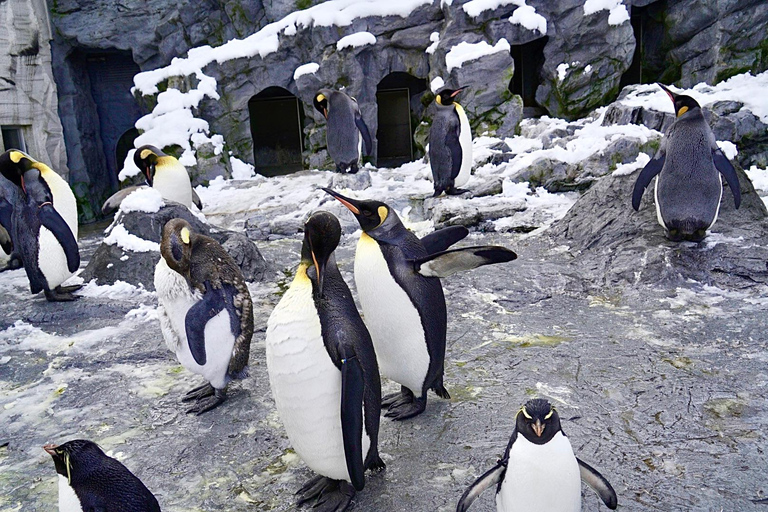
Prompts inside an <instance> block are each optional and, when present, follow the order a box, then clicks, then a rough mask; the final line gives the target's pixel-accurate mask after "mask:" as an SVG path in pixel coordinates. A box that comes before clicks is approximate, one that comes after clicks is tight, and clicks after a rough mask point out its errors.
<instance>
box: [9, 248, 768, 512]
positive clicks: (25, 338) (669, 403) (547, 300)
mask: <svg viewBox="0 0 768 512" xmlns="http://www.w3.org/2000/svg"><path fill="white" fill-rule="evenodd" d="M88 240H90V242H88ZM94 240H95V238H93V236H92V237H91V238H89V239H87V240H86V243H85V250H84V253H85V255H86V257H85V259H87V256H88V252H89V251H91V252H92V251H93V249H94ZM469 242H470V243H472V244H476V243H494V244H504V245H507V246H509V247H511V248H512V249H514V250H515V251H516V252H518V255H519V259H518V260H517V261H514V262H512V263H509V264H506V265H503V266H495V267H485V268H481V269H478V270H475V271H472V272H470V273H466V274H463V275H458V276H453V277H451V278H449V279H445V280H444V287H445V290H446V296H447V301H448V310H449V322H448V351H447V358H446V377H445V383H446V387H447V389H448V390H449V392H450V393H451V395H452V398H451V400H441V399H439V398H437V397H436V396H434V395H430V399H429V403H428V406H427V411H426V413H425V414H423V415H421V416H419V417H417V418H415V419H413V420H411V421H407V422H405V423H394V422H392V421H389V420H386V419H382V427H381V433H380V450H381V452H382V456H383V458H384V460H385V462H386V463H387V469H386V470H385V471H383V472H381V473H378V474H373V475H369V476H368V479H367V483H366V488H365V489H364V490H363V491H362V492H360V493H358V495H357V498H356V500H355V501H356V510H364V511H394V510H410V511H414V512H416V511H452V510H455V506H456V502H457V501H458V498H459V497H460V496H461V494H462V492H463V491H464V489H465V488H466V486H467V485H469V484H470V483H471V482H472V481H473V480H474V478H475V477H476V476H477V475H479V474H480V473H482V472H483V471H485V470H486V469H488V468H489V467H490V466H491V465H492V464H494V462H495V460H496V459H497V457H499V456H500V455H501V454H502V452H503V450H504V448H505V446H506V443H507V440H508V438H509V435H510V433H511V431H512V427H513V420H514V415H515V413H516V412H517V410H518V408H519V407H520V405H521V404H522V403H524V402H525V401H526V400H527V399H528V398H530V397H533V396H542V397H546V398H548V399H550V401H552V402H553V403H554V404H555V405H556V406H557V408H558V410H559V412H560V416H561V418H562V420H563V429H564V431H565V432H566V434H567V435H568V436H569V438H570V439H571V443H572V444H573V447H574V451H575V452H576V454H577V455H578V456H579V457H581V458H582V459H583V460H585V461H587V462H588V463H590V464H591V465H593V466H594V467H596V468H597V469H598V470H600V471H601V472H602V474H603V475H604V476H605V477H606V478H608V480H609V481H610V482H611V483H612V484H613V486H614V488H615V489H616V492H617V493H618V496H619V510H624V511H640V510H712V511H719V510H725V511H732V510H740V511H743V510H766V507H765V506H763V505H757V504H753V502H752V501H751V500H753V499H757V498H762V497H766V495H768V455H766V453H765V449H766V428H765V426H766V425H768V405H767V404H766V400H765V398H766V391H767V390H768V371H767V367H768V366H767V364H766V363H767V362H768V351H766V345H767V344H768V336H766V334H765V333H766V327H767V325H766V324H767V323H768V319H767V318H768V317H767V316H766V310H768V293H766V289H765V287H763V286H761V285H755V286H754V287H752V288H745V289H740V290H738V291H735V290H719V289H716V288H710V287H703V286H702V285H700V284H698V283H695V282H687V283H683V284H682V285H681V286H680V287H670V288H653V287H646V286H643V285H638V286H635V287H631V286H629V285H627V286H617V287H616V288H611V289H598V290H595V289H594V288H593V287H591V286H589V283H585V282H583V280H582V279H581V278H580V276H579V273H578V271H577V269H576V267H574V266H572V265H571V256H570V255H569V253H568V252H567V251H564V250H563V249H562V248H558V247H555V246H554V245H553V244H551V243H550V242H549V241H548V239H547V238H545V237H536V236H534V237H527V238H520V237H518V236H515V235H473V236H472V237H471V240H469ZM354 243H355V241H354V240H353V239H352V238H350V237H345V238H344V239H343V241H342V245H343V247H342V248H341V249H340V250H339V252H338V254H337V259H338V260H339V261H340V262H341V263H342V270H343V271H344V272H345V277H347V280H348V282H349V283H350V284H351V283H352V276H351V271H352V251H353V248H354ZM259 247H260V249H261V250H262V253H263V254H264V256H265V257H266V258H267V260H268V261H270V262H272V263H273V264H274V267H275V269H276V274H275V278H274V279H271V280H269V282H266V283H259V284H254V285H252V287H251V290H252V293H253V296H254V306H255V319H256V333H255V335H254V340H253V346H252V352H251V365H250V368H251V377H250V378H249V379H247V380H245V381H243V382H242V383H236V384H235V385H233V386H231V389H230V397H229V400H228V401H227V402H226V403H225V404H224V405H223V406H221V407H219V408H218V409H217V410H215V411H212V412H210V413H207V414H205V415H203V416H200V417H195V416H189V415H186V414H185V413H184V405H183V404H181V402H180V398H181V396H182V394H183V393H184V392H186V391H187V390H188V389H189V388H192V387H194V386H196V385H198V384H199V383H200V380H199V378H198V377H196V376H194V375H192V374H190V373H188V372H187V371H186V370H184V369H183V368H182V367H181V366H179V364H178V363H177V361H176V360H175V358H174V356H173V354H172V353H170V352H169V351H168V350H167V349H166V347H165V345H164V343H163V341H162V337H161V334H160V328H159V325H158V322H157V320H156V318H154V317H153V313H152V308H153V307H154V305H155V299H154V296H153V295H151V294H134V295H133V296H131V297H128V296H126V297H124V298H123V299H120V300H117V299H110V298H98V297H85V298H82V299H80V300H79V301H78V302H77V303H75V304H49V303H47V302H45V299H44V298H43V297H42V296H38V297H32V296H31V295H29V292H28V288H27V283H26V278H25V276H24V274H23V273H22V272H20V271H15V272H12V273H5V274H0V300H1V301H2V302H3V304H4V307H3V308H0V331H2V332H0V445H2V446H3V447H2V448H0V510H2V511H16V510H19V511H25V512H26V511H50V510H55V508H56V503H57V481H56V473H55V470H54V467H53V463H52V461H51V458H50V456H48V455H47V454H46V453H45V452H43V450H42V448H41V447H42V445H43V444H45V443H49V442H54V443H62V442H65V441H67V440H70V439H73V438H88V439H92V440H94V441H96V442H98V443H99V444H100V445H101V446H102V447H103V448H104V449H105V450H108V451H110V453H112V454H113V455H115V456H117V457H118V458H119V459H120V460H122V462H123V463H124V464H125V465H126V466H127V467H128V468H129V469H131V470H132V471H133V472H134V473H135V474H136V475H137V476H139V477H140V478H141V479H142V480H143V481H144V483H145V484H146V485H147V486H148V487H149V488H150V489H151V490H152V491H153V492H154V493H155V495H156V496H157V498H158V500H159V502H160V504H161V506H162V508H163V510H164V511H198V510H206V511H207V510H226V511H246V510H247V511H253V510H270V511H285V510H293V509H294V500H295V498H294V492H295V491H296V490H297V489H298V488H299V487H300V486H301V485H302V484H303V482H304V481H305V480H307V479H308V478H310V476H311V472H310V471H309V470H308V469H307V468H306V466H304V465H303V463H302V462H301V461H300V460H299V459H298V457H297V456H296V455H295V454H293V452H292V451H291V450H290V445H289V443H288V440H287V438H286V436H285V433H284V431H283V429H282V427H281V425H280V422H279V418H278V417H277V414H276V412H275V409H274V403H273V401H272V397H271V394H270V390H269V383H268V378H267V371H266V365H265V362H264V335H265V328H266V320H267V317H268V315H269V313H270V312H271V310H272V308H273V307H274V305H275V304H276V303H277V301H278V300H279V297H280V292H281V290H282V289H284V287H285V286H286V285H287V284H289V283H290V273H291V272H292V269H293V267H294V266H295V264H296V263H297V261H298V250H299V242H298V238H297V239H288V240H282V241H277V242H271V243H260V244H259ZM585 290H588V291H585ZM142 304H143V306H142ZM126 315H127V316H126ZM17 320H22V321H23V323H20V324H15V323H16V322H17ZM14 324H15V325H14ZM394 389H395V386H393V385H392V384H391V383H387V385H386V390H387V391H388V390H394ZM583 494H584V498H585V500H584V506H583V509H584V510H606V509H605V507H604V506H603V505H602V503H601V502H600V501H599V499H598V498H597V496H596V495H595V494H594V493H593V492H592V491H591V490H590V489H588V488H587V487H584V490H583ZM472 510H477V511H492V510H495V505H494V499H493V493H492V492H488V493H486V494H485V495H484V496H483V497H482V498H481V499H480V500H478V501H477V502H476V503H475V505H474V506H473V508H472Z"/></svg>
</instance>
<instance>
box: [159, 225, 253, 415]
mask: <svg viewBox="0 0 768 512" xmlns="http://www.w3.org/2000/svg"><path fill="white" fill-rule="evenodd" d="M160 254H161V258H160V261H158V263H157V267H155V289H156V291H157V302H158V316H159V318H160V328H161V330H162V332H163V338H165V343H166V344H167V345H168V348H170V349H171V350H172V351H174V352H175V353H176V357H177V358H178V359H179V362H180V363H181V364H182V365H183V366H184V367H185V368H186V369H187V370H189V371H191V372H193V373H197V374H199V375H202V376H203V377H204V378H205V380H206V381H208V382H207V383H206V384H203V385H202V386H199V387H197V388H195V389H193V390H192V391H190V392H189V393H187V394H186V395H185V397H184V398H183V401H185V402H187V401H195V404H194V405H193V406H192V407H191V408H190V409H188V410H187V412H188V413H195V414H198V415H199V414H202V413H204V412H206V411H209V410H211V409H213V408H214V407H217V406H218V405H220V404H221V403H222V402H224V400H225V399H226V388H227V384H228V383H229V382H230V381H231V380H233V379H242V378H245V377H246V376H247V375H248V371H247V365H248V355H249V353H250V350H251V337H252V336H253V303H252V302H251V294H250V292H249V291H248V286H247V285H246V283H245V279H244V278H243V274H242V272H241V271H240V268H239V267H238V266H237V263H235V261H234V260H233V259H232V257H231V256H230V255H229V254H227V252H226V251H225V250H224V248H223V247H221V245H219V243H218V242H217V241H216V240H214V239H213V238H210V237H207V236H205V235H201V234H199V233H195V232H193V231H192V228H191V226H190V225H189V223H188V222H187V221H185V220H184V219H178V218H177V219H171V220H169V221H168V222H167V223H166V224H165V226H164V227H163V238H162V242H161V243H160Z"/></svg>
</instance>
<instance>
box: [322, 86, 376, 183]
mask: <svg viewBox="0 0 768 512" xmlns="http://www.w3.org/2000/svg"><path fill="white" fill-rule="evenodd" d="M313 103H314V105H315V109H317V111H318V112H320V113H321V114H323V117H325V119H327V121H328V123H327V127H326V143H327V145H328V156H330V157H331V159H332V160H333V161H334V163H335V164H336V171H337V172H349V173H350V174H354V173H356V172H357V171H358V168H359V164H360V157H361V156H362V155H361V148H362V144H363V142H365V153H366V154H367V155H370V154H371V149H372V145H373V143H372V141H371V134H370V132H369V131H368V126H366V124H365V121H363V116H362V115H360V107H358V105H357V100H356V99H354V98H352V97H351V96H348V95H347V94H345V93H343V92H341V91H334V90H333V89H320V90H319V91H317V94H315V99H314V102H313Z"/></svg>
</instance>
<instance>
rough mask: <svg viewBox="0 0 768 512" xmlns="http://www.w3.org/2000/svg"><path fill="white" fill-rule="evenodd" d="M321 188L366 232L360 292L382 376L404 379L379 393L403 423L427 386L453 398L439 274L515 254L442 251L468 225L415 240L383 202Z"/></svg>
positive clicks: (420, 407)
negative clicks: (447, 382)
mask: <svg viewBox="0 0 768 512" xmlns="http://www.w3.org/2000/svg"><path fill="white" fill-rule="evenodd" d="M323 190H325V191H326V192H327V193H328V194H330V195H332V196H333V197H335V198H336V199H337V200H339V201H340V202H341V203H342V204H343V205H344V206H346V207H347V208H348V209H349V210H350V211H351V212H352V213H353V214H354V215H355V217H356V218H357V221H358V222H359V223H360V227H361V228H362V229H363V233H362V234H361V235H360V240H359V242H358V244H357V252H356V253H355V283H356V285H357V293H358V296H359V297H360V304H361V306H362V308H363V316H364V318H365V325H366V326H368V330H369V331H370V333H371V338H372V339H373V345H374V347H375V349H376V358H377V360H378V363H379V369H380V370H381V374H382V375H384V376H385V377H388V378H390V379H391V380H394V381H395V382H397V383H399V384H401V392H400V393H395V394H392V395H388V396H386V397H384V400H383V402H382V406H384V407H388V408H389V410H388V411H387V414H386V416H387V417H391V418H394V419H395V420H404V419H407V418H411V417H413V416H416V415H418V414H421V413H422V412H424V409H425V408H426V406H427V391H428V390H430V389H431V390H433V391H435V393H437V395H438V396H439V397H441V398H450V395H449V394H448V391H446V389H445V387H444V386H443V366H444V360H445V337H446V329H447V312H446V307H445V296H444V295H443V287H442V285H441V284H440V279H439V278H441V277H447V276H449V275H452V274H454V273H456V272H460V271H462V270H471V269H473V268H477V267H479V266H482V265H490V264H493V263H503V262H507V261H512V260H514V259H515V258H517V255H516V254H515V253H514V252H512V251H510V250H509V249H506V248H504V247H495V246H479V247H463V248H460V249H452V250H446V249H448V247H449V246H450V245H452V244H453V243H455V242H457V241H459V240H461V239H462V238H464V237H465V236H466V234H467V231H466V229H465V228H448V229H446V230H440V231H437V232H435V233H433V234H432V235H429V236H427V237H425V238H424V240H419V239H418V238H417V237H416V235H414V234H413V233H411V232H410V231H408V230H407V229H406V228H405V226H403V223H402V222H401V221H400V218H399V217H398V216H397V213H395V211H394V210H393V209H392V208H390V207H389V206H387V205H386V204H384V203H382V202H380V201H358V200H355V199H350V198H348V197H344V196H342V195H341V194H339V193H337V192H334V191H333V190H331V189H327V188H324V189H323ZM443 235H444V236H443Z"/></svg>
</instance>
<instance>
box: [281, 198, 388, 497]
mask: <svg viewBox="0 0 768 512" xmlns="http://www.w3.org/2000/svg"><path fill="white" fill-rule="evenodd" d="M340 238H341V225H340V224H339V221H338V219H337V218H336V217H334V216H333V215H332V214H330V213H328V212H316V213H314V214H313V215H312V216H311V217H310V218H309V220H307V222H306V224H305V226H304V241H303V243H302V246H301V263H300V264H299V268H298V269H297V270H296V277H295V278H294V280H293V282H292V283H291V286H290V288H289V289H288V291H286V292H285V295H283V297H282V299H280V302H279V303H278V305H277V306H276V307H275V310H274V311H273V312H272V314H271V315H270V317H269V321H268V322H267V338H266V351H267V369H268V372H269V384H270V387H271V388H272V395H273V396H274V398H275V405H276V406H277V412H278V413H279V414H280V419H281V420H282V422H283V425H284V426H285V430H286V432H287V433H288V438H289V439H290V441H291V445H292V446H293V448H294V450H296V453H297V454H298V455H299V456H300V457H301V458H302V460H303V461H304V462H305V463H306V464H307V466H309V467H310V468H311V469H312V470H313V471H314V472H316V473H318V475H319V476H317V477H315V478H313V479H311V480H310V481H309V482H307V483H306V484H305V485H304V486H303V487H302V488H301V489H300V490H299V492H298V493H297V494H300V495H301V498H300V500H299V504H300V505H301V504H303V503H307V502H310V501H313V500H314V501H315V505H314V510H318V511H320V512H333V511H342V510H346V509H347V507H348V506H349V504H350V502H351V500H352V498H353V497H354V495H355V491H356V490H357V491H360V490H362V489H363V487H364V485H365V476H364V472H365V470H366V469H372V470H381V469H384V462H383V461H382V460H381V458H380V457H379V451H378V435H379V415H380V413H381V382H380V380H379V370H378V367H377V365H376V355H375V354H374V352H373V343H372V341H371V337H370V335H369V334H368V330H367V329H366V328H365V324H364V323H363V321H362V319H361V318H360V315H359V313H358V312H357V306H355V302H354V299H353V298H352V293H351V292H350V291H349V288H348V287H347V284H346V283H345V282H344V279H343V278H342V277H341V273H339V269H338V267H337V266H336V260H335V258H334V255H333V252H334V250H335V249H336V247H337V246H338V244H339V239H340Z"/></svg>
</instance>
